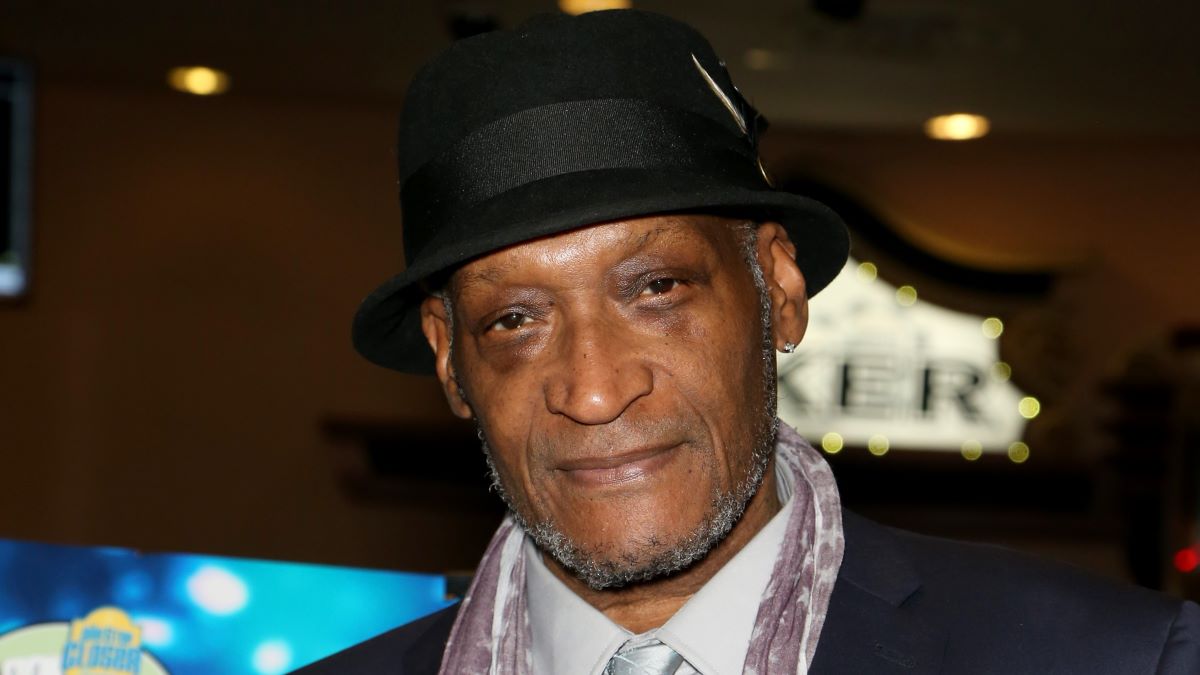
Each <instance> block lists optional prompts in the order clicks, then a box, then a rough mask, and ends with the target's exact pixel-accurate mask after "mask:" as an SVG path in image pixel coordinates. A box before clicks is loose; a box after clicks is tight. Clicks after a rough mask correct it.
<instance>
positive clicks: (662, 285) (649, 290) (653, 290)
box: [642, 278, 680, 295]
mask: <svg viewBox="0 0 1200 675" xmlns="http://www.w3.org/2000/svg"><path fill="white" fill-rule="evenodd" d="M679 284H680V281H679V280H678V279H669V278H663V279H655V280H654V281H651V282H650V283H648V284H646V288H644V289H642V295H662V294H663V293H668V292H670V291H672V290H674V289H675V287H676V286H678V285H679Z"/></svg>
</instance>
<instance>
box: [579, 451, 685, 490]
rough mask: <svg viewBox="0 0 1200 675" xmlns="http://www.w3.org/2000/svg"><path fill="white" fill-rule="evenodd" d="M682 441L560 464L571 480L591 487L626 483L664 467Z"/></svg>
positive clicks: (642, 477)
mask: <svg viewBox="0 0 1200 675" xmlns="http://www.w3.org/2000/svg"><path fill="white" fill-rule="evenodd" d="M680 445H681V444H679V443H675V444H667V445H656V446H652V447H645V448H637V449H634V450H630V451H627V452H622V453H619V454H615V455H603V456H596V457H584V458H581V459H573V460H569V461H565V462H562V463H561V464H559V465H558V467H556V468H557V469H558V470H559V471H561V472H563V474H565V476H566V477H567V479H568V480H571V481H573V482H576V483H579V484H581V485H584V486H589V487H602V486H611V485H622V484H624V483H631V482H634V481H638V480H642V479H645V478H647V477H649V476H650V474H652V473H654V472H655V471H657V470H658V469H661V468H662V467H663V466H665V465H666V464H667V463H668V462H670V461H671V459H672V458H673V457H674V455H675V452H674V451H675V450H676V449H677V448H679V446H680Z"/></svg>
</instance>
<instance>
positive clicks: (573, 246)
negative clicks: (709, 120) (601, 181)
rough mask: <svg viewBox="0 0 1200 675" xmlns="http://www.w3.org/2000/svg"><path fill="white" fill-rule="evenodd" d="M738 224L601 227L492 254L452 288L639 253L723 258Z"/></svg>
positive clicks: (685, 221) (697, 221) (635, 222)
mask: <svg viewBox="0 0 1200 675" xmlns="http://www.w3.org/2000/svg"><path fill="white" fill-rule="evenodd" d="M739 222H742V221H738V220H734V219H730V218H724V217H719V216H710V215H698V214H674V215H656V216H643V217H639V218H629V219H623V220H618V221H611V222H606V223H598V224H595V225H589V226H586V227H582V228H579V229H576V230H571V231H569V232H565V233H562V234H557V235H553V236H550V237H543V238H540V239H534V240H531V241H527V242H523V243H520V244H516V245H514V246H509V247H507V248H504V249H501V250H499V251H496V252H494V253H490V254H488V255H486V256H483V257H482V258H478V259H476V260H474V261H472V262H470V263H468V264H466V265H464V266H463V267H461V268H459V269H458V271H456V272H455V274H454V276H453V277H452V283H453V286H454V287H455V288H456V289H457V290H463V289H465V288H469V287H471V286H477V285H488V284H495V283H499V282H501V281H502V280H504V279H505V278H507V277H509V276H511V275H513V274H518V273H520V272H522V271H526V270H531V269H535V268H536V269H552V270H559V271H560V272H561V273H562V274H569V273H570V271H571V270H575V269H581V268H582V266H584V265H586V264H594V263H605V262H617V261H619V260H621V259H624V258H627V257H630V256H634V255H638V254H640V253H653V254H655V255H663V254H671V253H674V254H679V255H689V254H691V255H706V254H707V255H717V256H721V254H723V253H725V252H727V251H729V250H734V249H736V237H735V233H734V226H735V225H736V224H737V223H739Z"/></svg>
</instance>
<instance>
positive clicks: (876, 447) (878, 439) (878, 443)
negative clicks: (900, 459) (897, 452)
mask: <svg viewBox="0 0 1200 675" xmlns="http://www.w3.org/2000/svg"><path fill="white" fill-rule="evenodd" d="M889 447H891V444H890V443H888V439H887V436H884V435H883V434H875V435H874V436H872V437H870V438H869V439H867V452H869V453H871V454H872V455H875V456H876V457H883V456H884V455H886V454H887V451H888V448H889Z"/></svg>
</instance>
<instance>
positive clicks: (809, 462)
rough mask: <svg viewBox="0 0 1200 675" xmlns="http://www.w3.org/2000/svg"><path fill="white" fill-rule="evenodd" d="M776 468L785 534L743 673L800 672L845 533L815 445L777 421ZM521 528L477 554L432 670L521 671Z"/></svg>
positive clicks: (508, 530) (504, 529)
mask: <svg viewBox="0 0 1200 675" xmlns="http://www.w3.org/2000/svg"><path fill="white" fill-rule="evenodd" d="M775 461H776V465H777V466H778V469H777V470H780V471H782V472H783V473H784V474H785V475H786V476H788V477H789V478H790V480H789V481H788V482H789V483H790V484H791V486H792V497H791V499H790V500H789V501H788V503H787V504H786V505H785V507H784V508H786V509H787V511H788V514H787V518H788V526H787V534H786V535H785V538H784V541H783V545H782V547H781V548H780V550H779V557H778V558H776V560H775V568H774V570H773V571H772V572H771V579H770V581H768V582H767V588H766V590H765V591H763V597H762V600H761V601H760V602H759V605H758V616H757V618H756V619H755V622H754V631H753V632H752V633H751V637H750V646H749V648H748V649H747V651H746V662H745V665H744V667H743V670H744V672H745V673H747V674H749V675H792V674H793V673H797V674H801V675H802V674H803V673H807V672H808V666H809V664H810V663H812V659H813V654H815V653H816V650H817V641H818V640H819V639H820V637H821V627H822V626H823V625H824V624H825V612H826V611H827V610H828V608H829V597H830V595H832V594H833V584H834V581H835V580H836V579H837V573H838V568H839V567H841V564H842V550H843V548H844V544H845V540H844V539H843V536H842V510H841V499H840V498H839V497H838V490H837V484H836V483H835V482H834V479H833V473H832V472H831V471H830V470H829V465H827V464H826V463H825V460H824V459H823V458H822V457H821V455H820V453H818V452H817V451H816V450H814V449H813V448H812V446H810V445H809V444H808V443H807V442H805V440H804V439H803V438H801V437H800V435H799V434H797V433H796V432H795V430H793V429H792V428H791V427H789V426H788V425H786V424H784V423H782V422H780V424H779V434H778V436H777V438H776V441H775ZM524 540H525V533H524V532H523V531H522V530H521V528H519V527H517V525H516V524H515V523H514V522H513V521H512V519H511V518H505V519H504V522H503V523H501V524H500V529H499V530H497V531H496V534H495V536H493V537H492V541H491V543H490V544H488V548H487V552H486V553H484V554H483V560H482V561H481V562H480V565H479V569H478V571H477V572H476V574H475V580H474V581H473V582H472V583H471V588H470V589H469V590H468V591H467V595H466V598H464V599H463V602H462V607H461V608H460V609H459V611H458V618H457V619H456V620H455V622H454V627H453V628H452V629H451V631H450V639H449V640H448V641H447V642H446V651H445V653H444V654H443V656H442V668H441V671H440V672H441V673H443V674H453V675H459V674H461V673H472V674H475V673H479V674H483V673H487V674H488V675H521V674H522V673H529V672H530V671H531V670H532V668H531V666H530V649H529V642H530V638H529V626H528V616H527V613H526V605H525V556H524V555H523V554H522V550H521V549H522V546H523V544H524Z"/></svg>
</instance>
